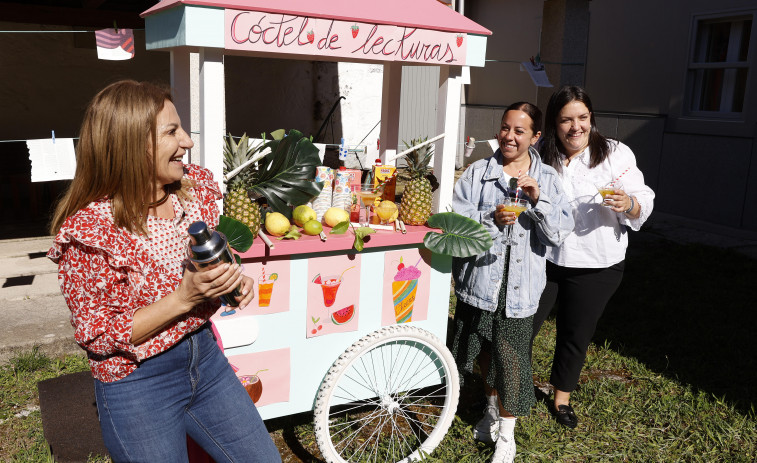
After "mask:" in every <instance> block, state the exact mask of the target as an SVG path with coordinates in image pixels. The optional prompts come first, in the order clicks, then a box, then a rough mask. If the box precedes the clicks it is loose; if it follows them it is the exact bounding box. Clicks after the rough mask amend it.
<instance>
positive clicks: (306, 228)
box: [302, 220, 323, 235]
mask: <svg viewBox="0 0 757 463" xmlns="http://www.w3.org/2000/svg"><path fill="white" fill-rule="evenodd" d="M322 231H323V227H322V226H321V222H319V221H317V220H308V221H307V222H305V225H303V226H302V232H303V233H305V234H306V235H317V234H319V233H321V232H322Z"/></svg>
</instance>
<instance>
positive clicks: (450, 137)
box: [141, 0, 491, 212]
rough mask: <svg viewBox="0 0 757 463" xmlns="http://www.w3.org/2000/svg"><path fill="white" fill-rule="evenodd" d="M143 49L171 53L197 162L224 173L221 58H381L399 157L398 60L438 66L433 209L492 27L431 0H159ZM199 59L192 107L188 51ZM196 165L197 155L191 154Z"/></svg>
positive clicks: (389, 135)
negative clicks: (464, 98)
mask: <svg viewBox="0 0 757 463" xmlns="http://www.w3.org/2000/svg"><path fill="white" fill-rule="evenodd" d="M141 16H142V17H143V18H145V31H146V32H145V36H146V41H147V49H164V50H168V51H170V53H171V86H172V89H173V92H174V98H175V103H176V106H177V109H178V110H179V115H180V116H181V118H182V120H183V121H184V123H185V125H187V126H189V120H190V117H191V115H192V114H199V118H200V121H199V127H200V143H199V145H200V146H199V148H200V159H199V163H200V164H201V165H203V166H205V167H207V168H209V169H210V170H211V171H212V172H213V174H214V176H215V178H216V179H221V178H222V177H223V175H222V174H223V155H222V146H223V145H222V139H223V136H224V133H225V117H224V115H225V90H224V65H223V56H224V55H231V54H233V55H241V56H255V57H272V58H283V59H300V60H311V61H348V62H365V63H381V64H383V68H384V73H383V88H382V103H381V129H380V135H379V138H380V140H381V151H380V156H381V159H382V160H383V161H387V160H391V159H392V158H393V157H394V155H395V154H396V153H397V139H398V134H399V108H400V86H401V81H402V66H404V65H436V66H440V79H439V88H438V101H437V121H436V127H437V133H438V134H445V135H446V136H445V137H444V138H443V139H442V140H441V141H439V142H437V149H436V151H435V152H436V156H435V157H434V173H435V174H436V176H437V177H438V179H439V183H440V186H439V189H438V190H437V191H436V193H435V195H434V205H433V210H434V212H438V211H440V210H444V208H445V207H446V206H447V205H448V204H449V203H450V202H451V199H452V187H453V183H454V182H453V177H454V169H455V157H456V154H457V149H458V144H459V140H458V126H459V122H460V90H461V85H462V83H463V82H462V81H463V78H462V76H463V73H462V68H463V67H464V66H478V67H481V66H484V58H485V52H486V36H487V35H491V32H490V31H489V30H488V29H486V28H484V27H482V26H480V25H478V24H476V23H475V22H473V21H471V20H470V19H468V18H466V17H465V16H463V15H460V14H458V13H457V12H455V11H454V10H452V9H451V8H449V7H447V6H445V5H443V4H441V3H440V2H438V1H437V0H410V1H408V0H383V1H381V2H375V1H373V2H370V1H366V0H328V1H313V0H310V1H307V0H277V1H270V0H163V1H161V2H159V3H158V4H156V5H155V6H153V7H152V8H150V9H148V10H146V11H144V12H143V13H142V14H141ZM193 52H196V53H198V55H199V79H197V82H199V84H198V85H199V95H200V102H199V108H192V107H191V103H190V102H191V98H190V94H191V90H192V89H191V87H190V81H191V79H190V77H191V69H190V53H193ZM194 161H195V162H197V160H196V159H195V160H194Z"/></svg>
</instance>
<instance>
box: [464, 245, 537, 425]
mask: <svg viewBox="0 0 757 463" xmlns="http://www.w3.org/2000/svg"><path fill="white" fill-rule="evenodd" d="M508 251H509V250H508ZM508 254H509V253H508ZM507 257H509V256H508V255H506V258H507ZM508 260H509V259H508ZM508 260H506V261H508ZM506 267H507V266H506ZM500 288H501V289H500V292H499V303H498V305H497V310H496V311H494V312H488V311H486V310H481V309H479V308H477V307H474V306H472V305H469V304H466V303H465V302H462V301H457V306H456V308H455V336H454V340H453V344H452V355H453V356H454V357H455V362H456V363H457V368H458V369H459V370H460V382H461V384H462V381H463V373H468V374H470V373H473V363H474V361H475V360H476V358H478V356H479V354H480V353H481V350H482V349H486V350H488V351H489V352H490V353H491V363H490V366H489V373H488V374H487V377H486V378H485V381H486V383H487V384H488V385H489V386H490V387H493V388H494V389H496V390H497V394H498V395H499V400H500V402H501V403H502V407H503V408H504V409H505V410H507V411H508V412H510V413H511V414H513V415H514V416H525V415H528V414H529V412H530V410H531V407H533V405H534V403H535V402H536V397H535V396H534V381H533V374H532V372H531V352H530V343H531V331H532V329H533V321H534V316H533V315H532V316H530V317H526V318H508V317H507V313H506V310H505V301H506V297H505V296H506V293H507V268H505V274H504V275H503V278H502V286H501V287H500Z"/></svg>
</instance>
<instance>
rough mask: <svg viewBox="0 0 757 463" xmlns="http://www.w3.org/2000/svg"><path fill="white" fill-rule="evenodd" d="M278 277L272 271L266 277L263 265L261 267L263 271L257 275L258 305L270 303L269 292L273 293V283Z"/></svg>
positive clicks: (263, 305)
mask: <svg viewBox="0 0 757 463" xmlns="http://www.w3.org/2000/svg"><path fill="white" fill-rule="evenodd" d="M278 278H279V275H278V274H277V273H272V274H270V275H269V276H268V277H266V274H265V267H263V273H261V275H260V277H258V307H268V306H269V305H271V294H272V293H273V284H274V283H276V280H277V279H278Z"/></svg>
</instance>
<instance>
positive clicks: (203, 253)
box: [187, 220, 242, 307]
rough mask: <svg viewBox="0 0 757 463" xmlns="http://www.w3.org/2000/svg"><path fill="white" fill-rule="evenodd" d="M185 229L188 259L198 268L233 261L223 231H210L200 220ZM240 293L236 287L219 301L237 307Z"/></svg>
mask: <svg viewBox="0 0 757 463" xmlns="http://www.w3.org/2000/svg"><path fill="white" fill-rule="evenodd" d="M187 231H188V232H189V241H190V243H189V250H190V259H191V260H192V262H194V263H195V265H196V266H197V267H198V268H201V269H202V268H207V269H211V268H214V267H216V266H218V265H221V264H224V263H229V264H234V263H235V260H234V254H232V252H231V248H229V243H228V241H227V240H226V237H225V236H224V235H223V233H220V232H217V231H213V232H211V231H210V230H209V229H208V225H207V224H206V223H205V222H203V221H201V220H198V221H197V222H193V223H192V224H190V225H189V229H188V230H187ZM241 295H242V292H241V290H240V287H236V288H234V290H233V291H232V292H230V293H228V294H224V295H223V296H221V302H222V303H223V304H224V305H228V306H231V307H237V306H238V305H239V303H238V302H237V300H236V297H238V296H241Z"/></svg>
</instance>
